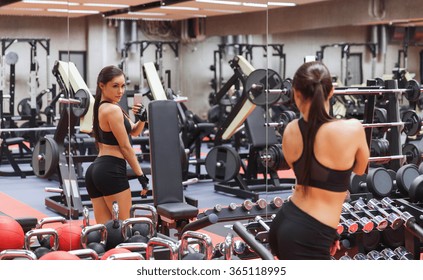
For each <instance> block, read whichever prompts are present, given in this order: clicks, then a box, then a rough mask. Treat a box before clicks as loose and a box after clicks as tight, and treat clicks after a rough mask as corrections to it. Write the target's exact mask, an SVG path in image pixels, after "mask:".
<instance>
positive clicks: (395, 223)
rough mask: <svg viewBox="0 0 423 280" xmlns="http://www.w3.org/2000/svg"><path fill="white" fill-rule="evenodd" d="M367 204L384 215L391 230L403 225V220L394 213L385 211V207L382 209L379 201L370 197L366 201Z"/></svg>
mask: <svg viewBox="0 0 423 280" xmlns="http://www.w3.org/2000/svg"><path fill="white" fill-rule="evenodd" d="M367 206H368V207H369V208H370V209H374V210H377V211H378V212H379V213H380V214H382V215H383V216H385V218H386V219H387V220H388V222H389V223H390V227H391V228H392V229H393V230H396V229H398V228H399V227H401V226H402V225H403V223H404V222H403V220H401V218H400V217H399V216H398V215H397V214H395V213H388V212H386V211H385V209H383V208H382V207H380V205H379V202H378V201H377V200H376V199H374V198H372V199H370V200H369V201H368V202H367Z"/></svg>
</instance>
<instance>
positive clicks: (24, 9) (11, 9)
mask: <svg viewBox="0 0 423 280" xmlns="http://www.w3.org/2000/svg"><path fill="white" fill-rule="evenodd" d="M1 9H2V10H8V11H34V12H41V11H44V9H41V8H9V7H4V8H1Z"/></svg>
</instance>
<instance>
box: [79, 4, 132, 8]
mask: <svg viewBox="0 0 423 280" xmlns="http://www.w3.org/2000/svg"><path fill="white" fill-rule="evenodd" d="M83 5H84V6H87V7H103V8H128V7H129V5H122V4H107V3H84V4H83Z"/></svg>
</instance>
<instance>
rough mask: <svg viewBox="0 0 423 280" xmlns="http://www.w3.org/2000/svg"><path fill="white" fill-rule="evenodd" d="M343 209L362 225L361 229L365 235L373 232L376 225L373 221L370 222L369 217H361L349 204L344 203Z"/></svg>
mask: <svg viewBox="0 0 423 280" xmlns="http://www.w3.org/2000/svg"><path fill="white" fill-rule="evenodd" d="M342 209H344V211H345V212H347V213H349V214H350V215H351V216H353V217H354V218H355V219H356V220H357V222H358V223H359V224H360V225H361V229H362V231H363V232H364V233H369V232H371V231H372V230H373V228H374V224H373V222H372V221H370V220H369V218H367V217H360V216H358V215H357V213H355V212H354V211H353V207H352V206H351V204H349V203H348V202H344V203H343V204H342Z"/></svg>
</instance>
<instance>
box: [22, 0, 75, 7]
mask: <svg viewBox="0 0 423 280" xmlns="http://www.w3.org/2000/svg"><path fill="white" fill-rule="evenodd" d="M22 2H23V3H27V4H48V5H66V6H79V3H75V2H68V1H43V0H23V1H22Z"/></svg>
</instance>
